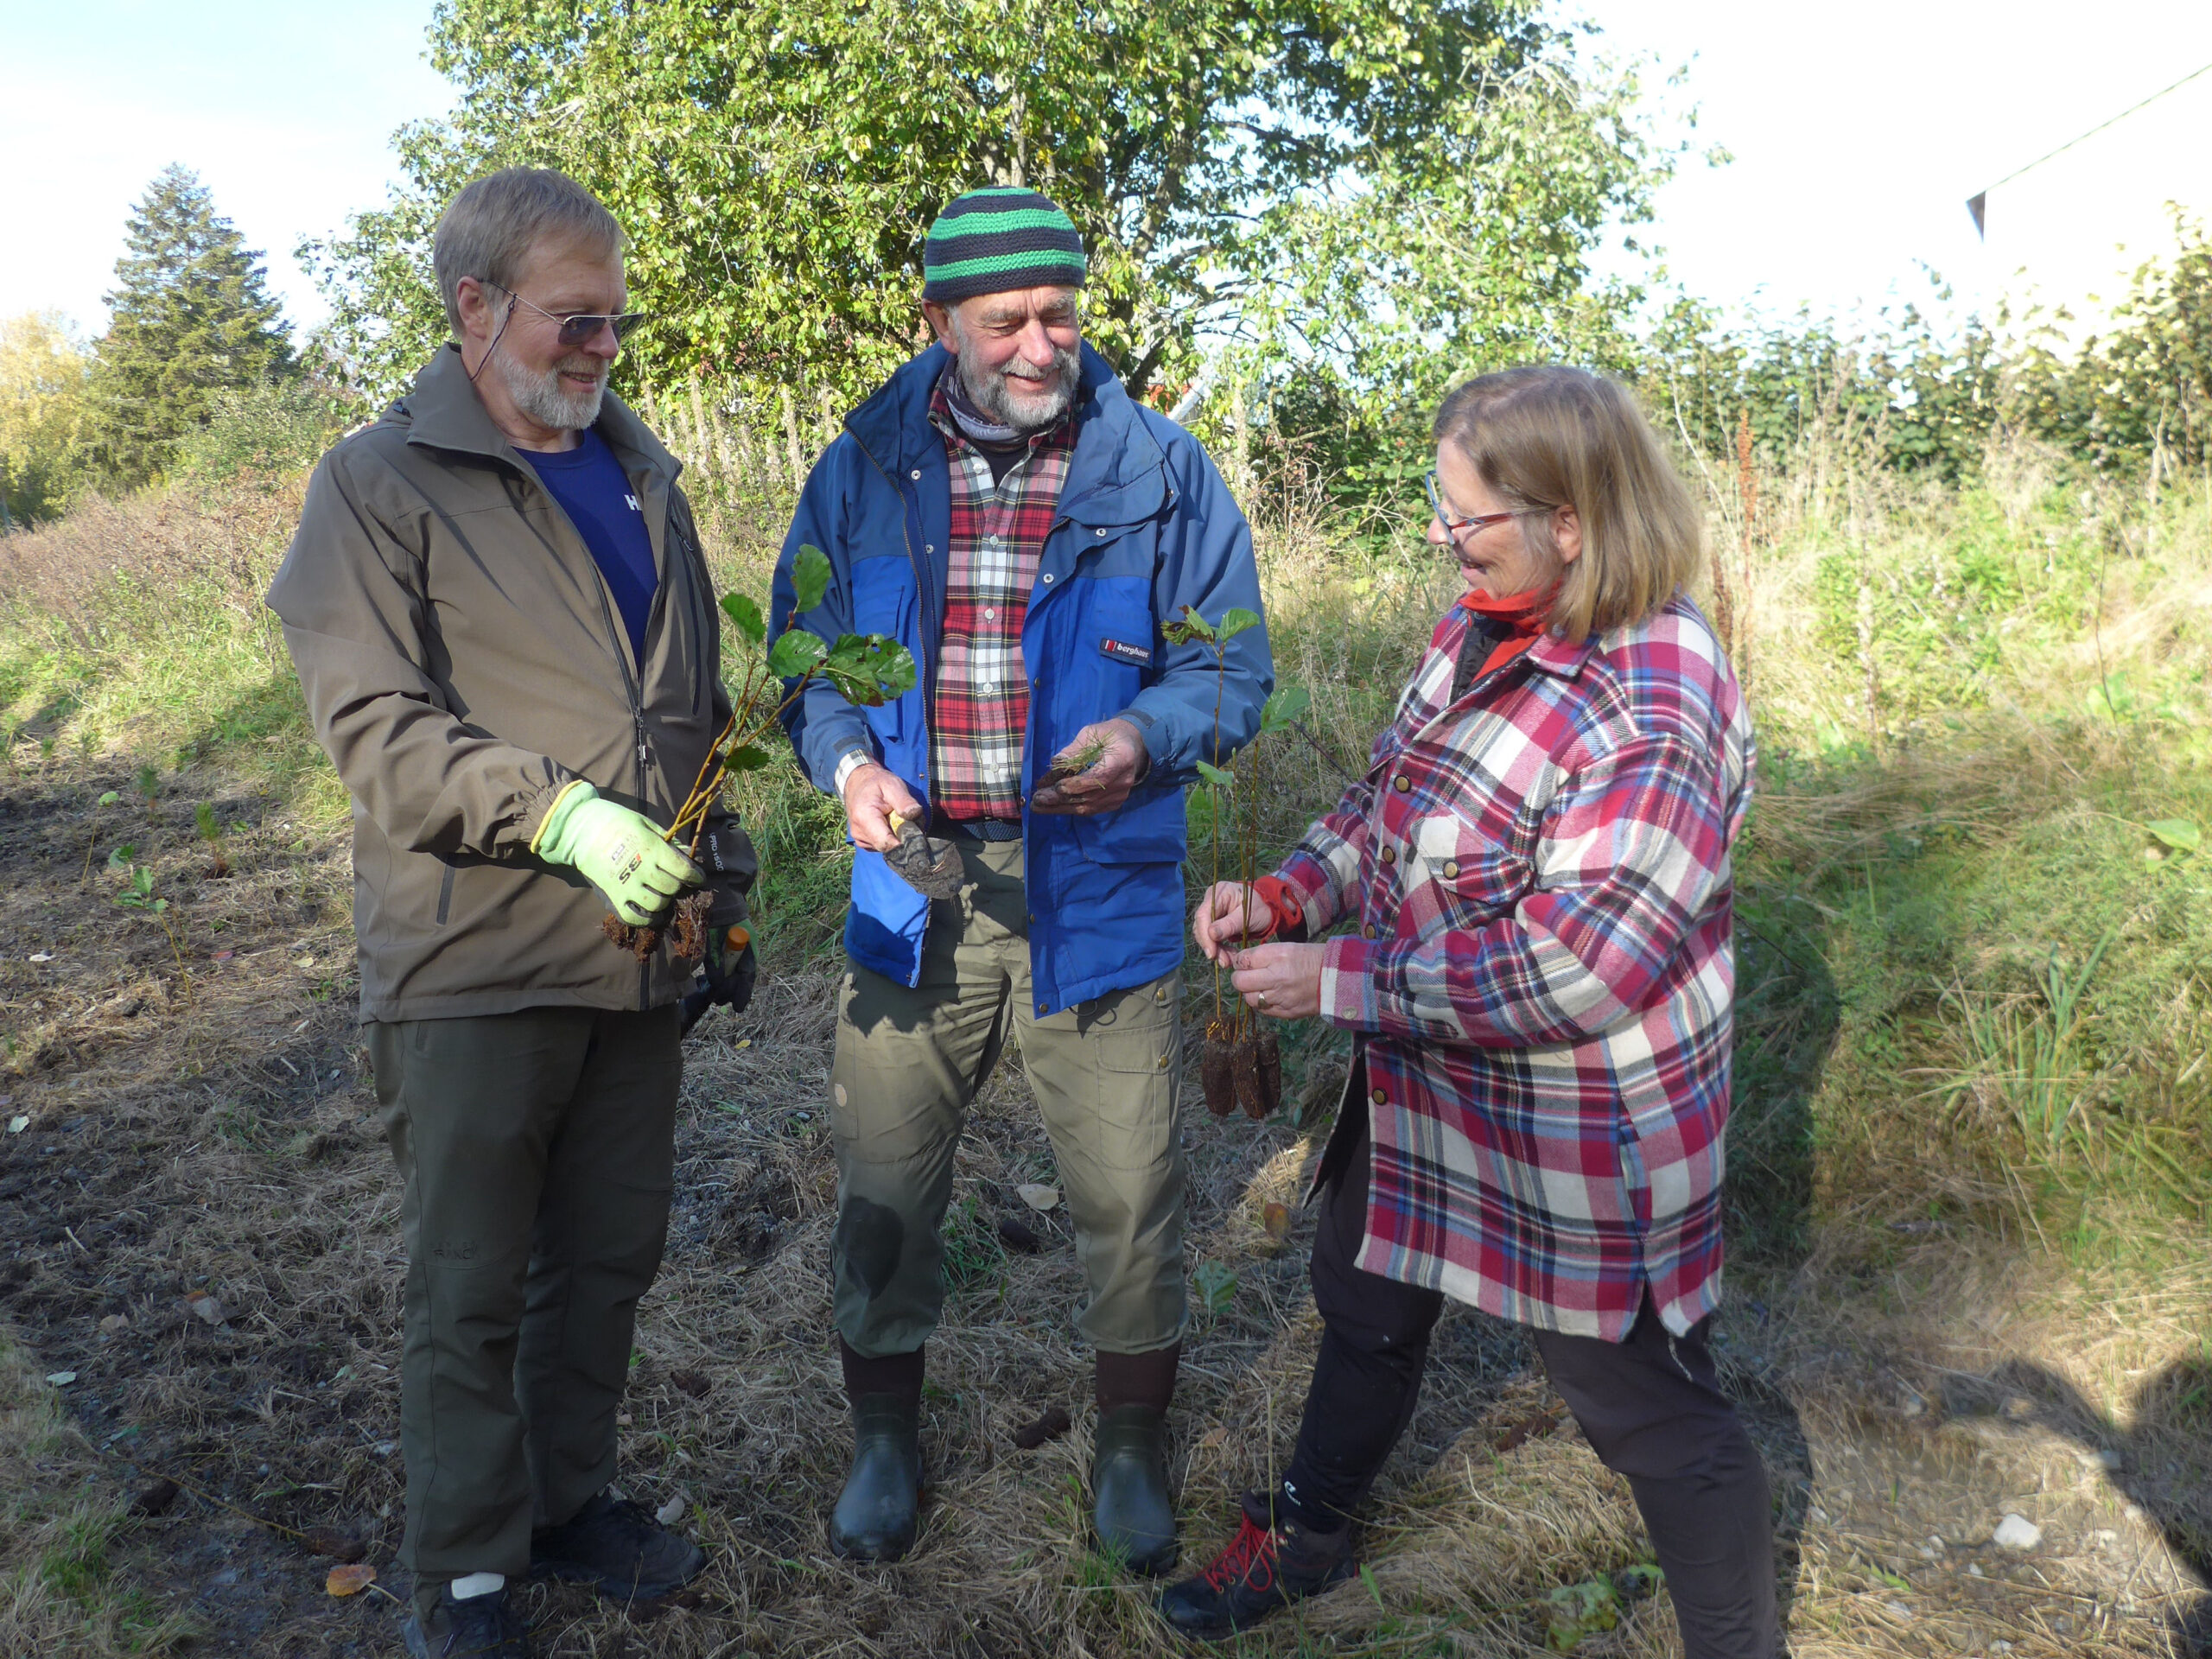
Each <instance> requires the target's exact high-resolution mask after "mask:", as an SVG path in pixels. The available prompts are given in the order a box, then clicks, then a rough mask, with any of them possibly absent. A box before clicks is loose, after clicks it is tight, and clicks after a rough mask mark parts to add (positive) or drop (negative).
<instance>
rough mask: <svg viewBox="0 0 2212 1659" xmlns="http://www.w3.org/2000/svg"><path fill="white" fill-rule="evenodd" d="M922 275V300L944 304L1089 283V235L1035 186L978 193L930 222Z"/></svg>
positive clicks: (965, 196)
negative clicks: (1085, 240) (1085, 239)
mask: <svg viewBox="0 0 2212 1659" xmlns="http://www.w3.org/2000/svg"><path fill="white" fill-rule="evenodd" d="M922 277H923V282H922V297H923V298H924V299H925V300H935V301H937V302H938V303H939V304H940V305H951V304H953V303H955V302H957V301H961V300H964V299H968V298H969V297H970V296H974V295H977V294H1003V293H1005V292H1006V291H1007V290H1008V289H1018V288H1046V287H1051V286H1055V285H1058V286H1065V287H1068V288H1081V287H1082V286H1083V277H1084V264H1083V238H1082V236H1081V235H1080V234H1079V233H1078V232H1077V230H1076V227H1075V221H1074V220H1073V219H1070V218H1069V217H1068V216H1067V215H1066V214H1065V213H1062V212H1061V211H1060V210H1059V209H1058V208H1057V207H1054V206H1052V203H1051V202H1050V201H1048V200H1046V199H1045V198H1044V197H1042V196H1040V195H1039V194H1037V193H1036V192H1035V191H1034V190H1021V189H1014V188H998V189H992V190H970V191H969V192H967V193H966V194H963V195H958V196H955V197H954V198H953V199H952V200H950V202H948V203H947V204H946V205H945V209H944V212H943V213H939V214H938V216H937V223H936V224H934V225H932V226H930V235H929V240H928V241H927V242H926V243H925V244H924V245H923V246H922Z"/></svg>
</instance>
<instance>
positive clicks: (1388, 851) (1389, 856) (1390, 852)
mask: <svg viewBox="0 0 2212 1659" xmlns="http://www.w3.org/2000/svg"><path fill="white" fill-rule="evenodd" d="M1397 861H1398V849H1396V848H1395V847H1385V848H1384V849H1383V862H1384V863H1385V864H1395V863H1396V862H1397Z"/></svg>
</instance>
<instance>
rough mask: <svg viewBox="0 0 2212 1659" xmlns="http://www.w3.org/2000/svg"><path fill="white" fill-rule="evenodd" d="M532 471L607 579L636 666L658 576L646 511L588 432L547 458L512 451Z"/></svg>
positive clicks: (601, 441)
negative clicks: (564, 511)
mask: <svg viewBox="0 0 2212 1659" xmlns="http://www.w3.org/2000/svg"><path fill="white" fill-rule="evenodd" d="M517 453H518V454H520V455H521V456H522V458H523V459H524V461H528V462H529V463H530V464H531V466H532V467H536V468H537V476H538V480H539V481H540V482H541V483H543V485H544V486H545V487H546V488H547V489H548V490H550V491H551V492H552V493H553V499H555V500H556V501H558V502H559V503H560V504H561V505H562V506H563V507H564V508H565V509H567V511H568V514H569V518H570V519H571V520H572V521H573V522H574V523H575V526H576V529H577V530H578V531H580V532H581V533H582V536H583V538H584V545H585V546H586V547H588V548H589V549H590V550H591V556H592V562H593V563H594V564H596V565H598V566H599V573H600V575H602V576H605V577H606V578H607V587H608V588H610V589H612V590H613V594H614V607H615V608H616V609H617V610H619V611H620V612H621V613H622V624H623V626H625V627H626V628H628V629H629V631H630V652H631V654H632V656H633V657H635V658H638V660H639V663H640V664H643V662H644V661H645V621H646V619H647V618H649V617H650V616H652V611H653V590H654V589H655V588H658V587H659V585H660V573H659V572H658V570H656V569H654V568H653V544H652V539H651V537H649V536H648V535H647V534H646V531H645V510H644V509H643V508H642V507H641V506H639V504H638V498H637V497H636V496H635V495H633V494H632V493H631V490H630V480H629V477H628V475H627V474H625V473H624V472H623V470H622V463H621V462H620V461H617V460H615V459H614V452H613V450H612V449H609V448H607V440H606V439H604V438H602V437H601V436H600V435H599V434H598V433H597V432H596V431H594V429H591V428H590V427H586V428H585V429H584V430H583V442H581V443H579V444H577V445H576V447H575V448H573V449H566V450H563V451H562V452H561V453H560V454H548V453H546V452H545V451H543V450H539V449H523V450H518V451H517Z"/></svg>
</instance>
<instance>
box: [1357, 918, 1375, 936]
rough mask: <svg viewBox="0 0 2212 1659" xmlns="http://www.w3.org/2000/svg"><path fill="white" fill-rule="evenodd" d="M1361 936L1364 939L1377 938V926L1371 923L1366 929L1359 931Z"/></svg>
mask: <svg viewBox="0 0 2212 1659" xmlns="http://www.w3.org/2000/svg"><path fill="white" fill-rule="evenodd" d="M1359 934H1360V937H1361V938H1364V939H1371V938H1374V937H1375V924H1374V923H1372V922H1370V923H1369V924H1368V925H1366V926H1365V927H1363V928H1361V929H1360V930H1359Z"/></svg>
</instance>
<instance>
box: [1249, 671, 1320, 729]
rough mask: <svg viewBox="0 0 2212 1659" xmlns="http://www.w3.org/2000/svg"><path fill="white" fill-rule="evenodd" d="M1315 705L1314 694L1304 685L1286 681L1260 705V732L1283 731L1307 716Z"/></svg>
mask: <svg viewBox="0 0 2212 1659" xmlns="http://www.w3.org/2000/svg"><path fill="white" fill-rule="evenodd" d="M1312 709H1313V693H1312V692H1311V691H1308V690H1306V688H1305V687H1304V686H1302V685H1296V684H1293V683H1288V682H1285V683H1283V684H1281V685H1278V686H1277V687H1275V689H1274V693H1273V695H1271V696H1269V697H1268V700H1267V701H1266V702H1263V703H1262V704H1261V705H1260V734H1261V735H1262V737H1264V736H1266V735H1267V734H1268V733H1270V732H1279V731H1281V730H1282V729H1283V728H1285V727H1287V726H1295V725H1296V724H1297V723H1298V722H1299V721H1301V720H1303V719H1305V718H1306V715H1307V714H1308V712H1310V711H1311V710H1312Z"/></svg>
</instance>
